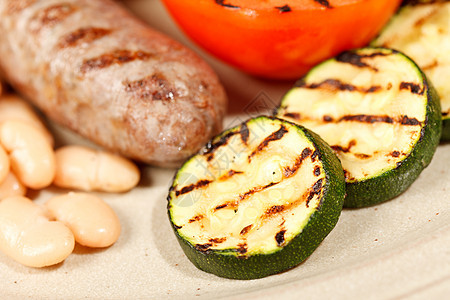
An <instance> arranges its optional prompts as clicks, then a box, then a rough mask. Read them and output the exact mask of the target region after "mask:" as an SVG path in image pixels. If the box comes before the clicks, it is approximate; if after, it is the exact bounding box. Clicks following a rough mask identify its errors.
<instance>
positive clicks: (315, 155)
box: [311, 149, 320, 162]
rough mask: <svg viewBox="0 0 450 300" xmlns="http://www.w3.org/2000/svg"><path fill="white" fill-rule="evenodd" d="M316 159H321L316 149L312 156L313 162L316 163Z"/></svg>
mask: <svg viewBox="0 0 450 300" xmlns="http://www.w3.org/2000/svg"><path fill="white" fill-rule="evenodd" d="M316 158H319V159H320V153H319V151H318V150H317V149H316V150H315V151H314V153H313V154H312V155H311V160H312V161H313V162H315V161H316Z"/></svg>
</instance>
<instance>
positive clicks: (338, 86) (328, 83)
mask: <svg viewBox="0 0 450 300" xmlns="http://www.w3.org/2000/svg"><path fill="white" fill-rule="evenodd" d="M297 86H298V87H302V88H307V89H318V88H320V89H325V90H329V91H331V92H335V91H348V92H360V93H364V94H369V93H375V92H378V91H380V90H381V87H380V86H379V85H374V86H371V87H369V88H363V87H358V86H355V85H352V84H349V83H344V82H342V81H340V80H338V79H326V80H324V81H322V82H319V83H311V84H306V82H304V81H301V82H300V83H299V84H297Z"/></svg>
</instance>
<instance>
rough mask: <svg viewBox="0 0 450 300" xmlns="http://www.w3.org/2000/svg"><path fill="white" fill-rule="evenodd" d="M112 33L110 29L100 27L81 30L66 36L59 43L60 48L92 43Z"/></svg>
mask: <svg viewBox="0 0 450 300" xmlns="http://www.w3.org/2000/svg"><path fill="white" fill-rule="evenodd" d="M110 33H111V30H110V29H105V28H99V27H86V28H79V29H77V30H75V31H72V32H71V33H68V34H66V35H65V36H63V37H62V38H61V39H60V42H59V43H58V46H59V48H67V47H74V46H78V45H81V44H85V43H91V42H93V41H95V40H98V39H100V38H102V37H104V36H106V35H108V34H110Z"/></svg>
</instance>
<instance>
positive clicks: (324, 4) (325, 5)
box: [314, 0, 333, 8]
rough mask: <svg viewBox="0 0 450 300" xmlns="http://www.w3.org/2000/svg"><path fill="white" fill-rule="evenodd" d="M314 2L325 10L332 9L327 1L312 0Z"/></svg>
mask: <svg viewBox="0 0 450 300" xmlns="http://www.w3.org/2000/svg"><path fill="white" fill-rule="evenodd" d="M314 2H317V3H319V4H320V5H322V6H324V7H326V8H333V6H331V4H330V2H329V1H328V0H314Z"/></svg>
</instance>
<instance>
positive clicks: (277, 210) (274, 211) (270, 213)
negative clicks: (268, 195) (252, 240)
mask: <svg viewBox="0 0 450 300" xmlns="http://www.w3.org/2000/svg"><path fill="white" fill-rule="evenodd" d="M285 209H286V207H285V206H284V205H273V206H271V207H269V208H268V209H266V211H265V212H264V215H263V216H262V217H263V219H265V218H269V217H272V216H274V215H277V214H279V213H280V212H282V211H284V210H285Z"/></svg>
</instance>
